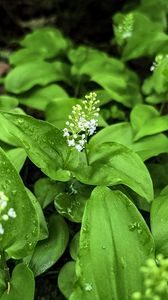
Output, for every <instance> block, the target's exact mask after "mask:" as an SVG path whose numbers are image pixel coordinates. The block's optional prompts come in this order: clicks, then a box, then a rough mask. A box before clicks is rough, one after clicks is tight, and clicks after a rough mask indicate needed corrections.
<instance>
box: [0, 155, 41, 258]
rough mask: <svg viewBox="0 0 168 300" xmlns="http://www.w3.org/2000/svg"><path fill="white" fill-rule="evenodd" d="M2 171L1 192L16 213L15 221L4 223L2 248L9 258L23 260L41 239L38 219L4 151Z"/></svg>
mask: <svg viewBox="0 0 168 300" xmlns="http://www.w3.org/2000/svg"><path fill="white" fill-rule="evenodd" d="M0 170H1V172H0V190H1V191H3V192H4V193H5V195H7V197H8V198H9V204H8V205H9V208H11V207H13V208H14V210H15V211H16V218H15V219H10V220H8V221H7V222H5V223H3V227H4V235H3V236H2V247H3V249H4V250H5V251H6V253H7V254H8V256H9V257H14V258H22V257H24V256H25V255H27V254H28V253H29V252H30V251H31V250H32V248H33V247H34V246H35V244H36V242H37V240H38V238H39V222H38V217H37V213H36V209H35V207H34V205H33V203H32V202H31V200H30V198H29V197H28V195H27V193H26V190H25V188H24V185H23V183H22V181H21V178H20V177H19V175H18V173H17V171H16V169H15V167H14V166H13V165H12V163H11V162H10V160H9V159H8V158H7V156H6V155H5V153H4V151H3V150H0Z"/></svg>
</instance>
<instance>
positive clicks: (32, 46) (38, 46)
mask: <svg viewBox="0 0 168 300" xmlns="http://www.w3.org/2000/svg"><path fill="white" fill-rule="evenodd" d="M21 45H22V46H23V47H26V48H28V49H29V50H31V51H35V52H36V53H39V54H40V55H42V56H43V57H45V58H52V57H54V56H56V55H58V54H60V53H61V52H65V51H66V49H67V47H68V41H67V40H66V39H65V38H64V37H63V35H62V34H61V32H60V31H59V30H58V29H56V28H52V27H44V28H40V29H37V30H35V31H33V32H31V33H29V34H27V35H26V36H25V37H24V39H23V40H22V41H21Z"/></svg>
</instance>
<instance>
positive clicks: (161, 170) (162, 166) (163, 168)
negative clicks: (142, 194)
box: [147, 161, 168, 197]
mask: <svg viewBox="0 0 168 300" xmlns="http://www.w3.org/2000/svg"><path fill="white" fill-rule="evenodd" d="M147 168H148V170H149V173H150V175H151V178H152V181H153V186H154V193H155V197H156V196H159V194H160V192H161V190H163V188H164V187H165V186H166V185H168V176H167V169H168V162H167V161H163V162H160V163H159V162H158V161H156V162H155V163H154V162H153V163H152V162H149V163H147Z"/></svg>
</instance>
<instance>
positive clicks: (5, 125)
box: [0, 114, 19, 146]
mask: <svg viewBox="0 0 168 300" xmlns="http://www.w3.org/2000/svg"><path fill="white" fill-rule="evenodd" d="M0 126H1V130H0V140H1V141H3V142H5V143H7V144H9V145H13V146H19V142H18V139H17V137H14V136H13V135H12V134H11V133H10V128H11V126H10V122H9V121H8V120H7V119H6V118H5V117H4V116H3V115H2V114H0Z"/></svg>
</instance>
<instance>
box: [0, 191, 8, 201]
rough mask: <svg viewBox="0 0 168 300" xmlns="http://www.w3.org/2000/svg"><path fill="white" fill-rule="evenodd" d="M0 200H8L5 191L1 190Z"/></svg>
mask: <svg viewBox="0 0 168 300" xmlns="http://www.w3.org/2000/svg"><path fill="white" fill-rule="evenodd" d="M0 200H3V201H6V202H7V201H8V197H7V196H6V195H5V194H4V192H2V191H0Z"/></svg>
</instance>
